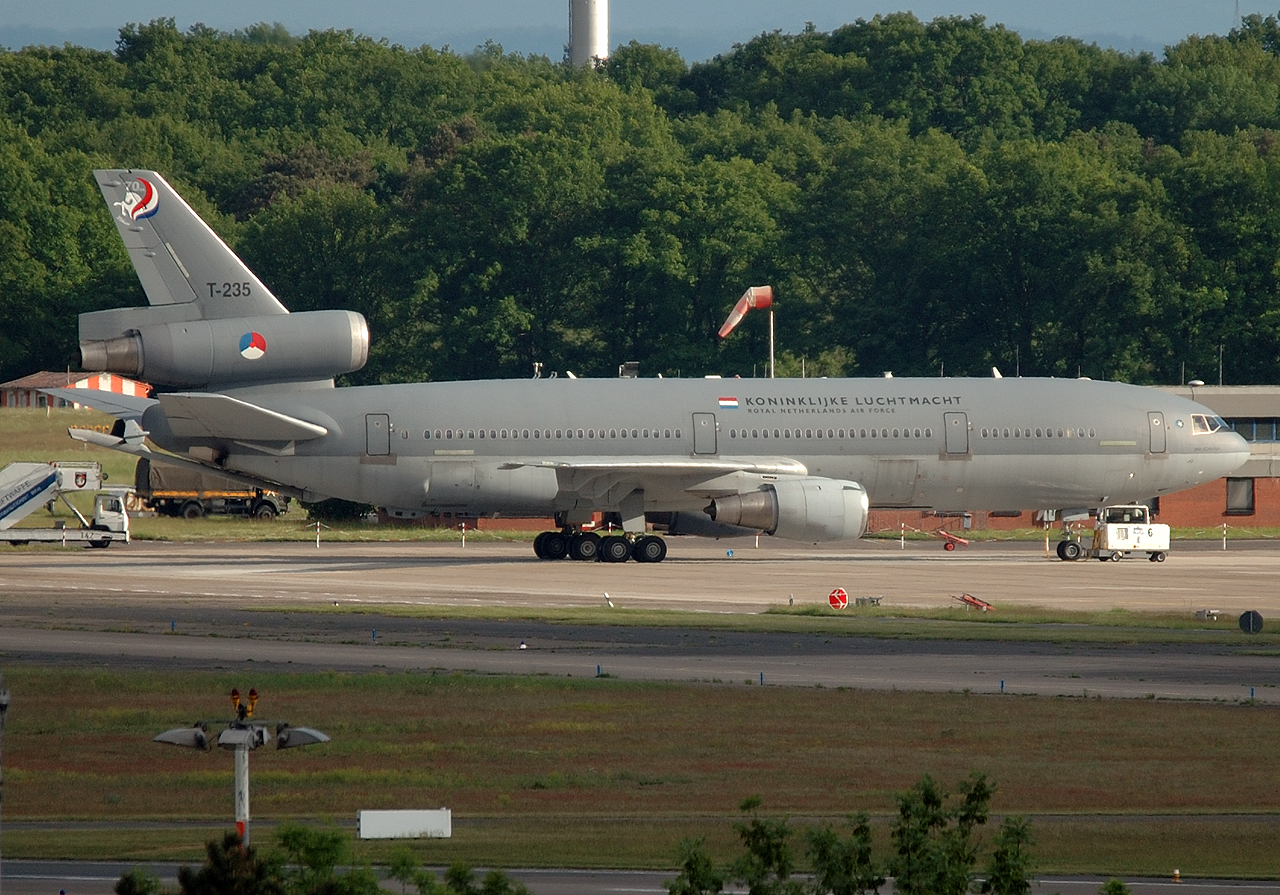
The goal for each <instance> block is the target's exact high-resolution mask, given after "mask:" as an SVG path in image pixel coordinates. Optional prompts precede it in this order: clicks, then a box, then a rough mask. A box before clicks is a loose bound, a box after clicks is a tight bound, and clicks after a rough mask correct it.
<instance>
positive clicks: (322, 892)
mask: <svg viewBox="0 0 1280 895" xmlns="http://www.w3.org/2000/svg"><path fill="white" fill-rule="evenodd" d="M276 840H277V842H278V843H279V845H280V848H281V850H282V851H283V852H284V854H285V856H286V862H287V864H288V865H289V866H290V868H291V869H290V870H289V871H288V872H287V874H286V875H285V884H286V890H287V892H288V893H290V895H378V892H379V891H380V889H379V887H378V879H377V877H376V876H375V875H374V874H373V872H372V871H371V870H369V868H367V867H358V868H355V869H352V870H348V871H347V872H345V873H341V874H340V873H338V868H339V867H340V866H343V865H346V864H349V863H350V862H351V840H350V838H349V837H348V835H347V834H346V833H344V832H343V831H341V830H335V829H328V830H317V829H312V828H310V827H304V826H302V825H301V824H283V825H281V826H280V828H279V829H277V830H276Z"/></svg>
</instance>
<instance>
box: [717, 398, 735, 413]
mask: <svg viewBox="0 0 1280 895" xmlns="http://www.w3.org/2000/svg"><path fill="white" fill-rule="evenodd" d="M720 406H721V407H727V408H729V409H730V410H737V409H738V399H737V398H721V399H720Z"/></svg>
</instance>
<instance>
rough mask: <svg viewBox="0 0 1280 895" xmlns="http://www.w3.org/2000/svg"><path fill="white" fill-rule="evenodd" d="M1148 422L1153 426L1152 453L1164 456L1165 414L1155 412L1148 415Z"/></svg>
mask: <svg viewBox="0 0 1280 895" xmlns="http://www.w3.org/2000/svg"><path fill="white" fill-rule="evenodd" d="M1147 421H1148V422H1150V424H1151V453H1153V454H1163V453H1164V452H1165V428H1164V414H1163V413H1157V412H1154V411H1153V412H1151V413H1148V414H1147Z"/></svg>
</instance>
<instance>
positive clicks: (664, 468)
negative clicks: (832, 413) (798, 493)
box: [503, 457, 809, 476]
mask: <svg viewBox="0 0 1280 895" xmlns="http://www.w3.org/2000/svg"><path fill="white" fill-rule="evenodd" d="M522 466H528V467H535V468H540V469H560V470H575V471H577V470H581V471H590V472H635V473H643V474H645V475H671V476H679V475H698V474H702V473H717V474H719V473H727V472H750V473H756V474H757V475H808V474H809V471H808V469H806V468H805V466H804V464H803V463H799V462H797V461H795V460H791V459H788V458H786V457H752V458H750V459H748V458H745V457H706V458H691V457H671V458H668V459H662V458H659V457H573V458H571V459H570V458H565V459H562V460H555V459H536V460H535V459H528V460H513V461H511V462H509V463H504V464H503V468H504V469H518V468H520V467H522Z"/></svg>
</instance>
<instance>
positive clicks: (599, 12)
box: [569, 0, 609, 65]
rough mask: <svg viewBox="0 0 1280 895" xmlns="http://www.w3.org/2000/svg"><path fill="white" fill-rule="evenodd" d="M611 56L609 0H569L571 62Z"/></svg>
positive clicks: (574, 63) (584, 63) (584, 62)
mask: <svg viewBox="0 0 1280 895" xmlns="http://www.w3.org/2000/svg"><path fill="white" fill-rule="evenodd" d="M607 58H609V0H569V62H570V63H572V64H573V65H586V64H587V63H589V62H591V61H592V60H593V59H607Z"/></svg>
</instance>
